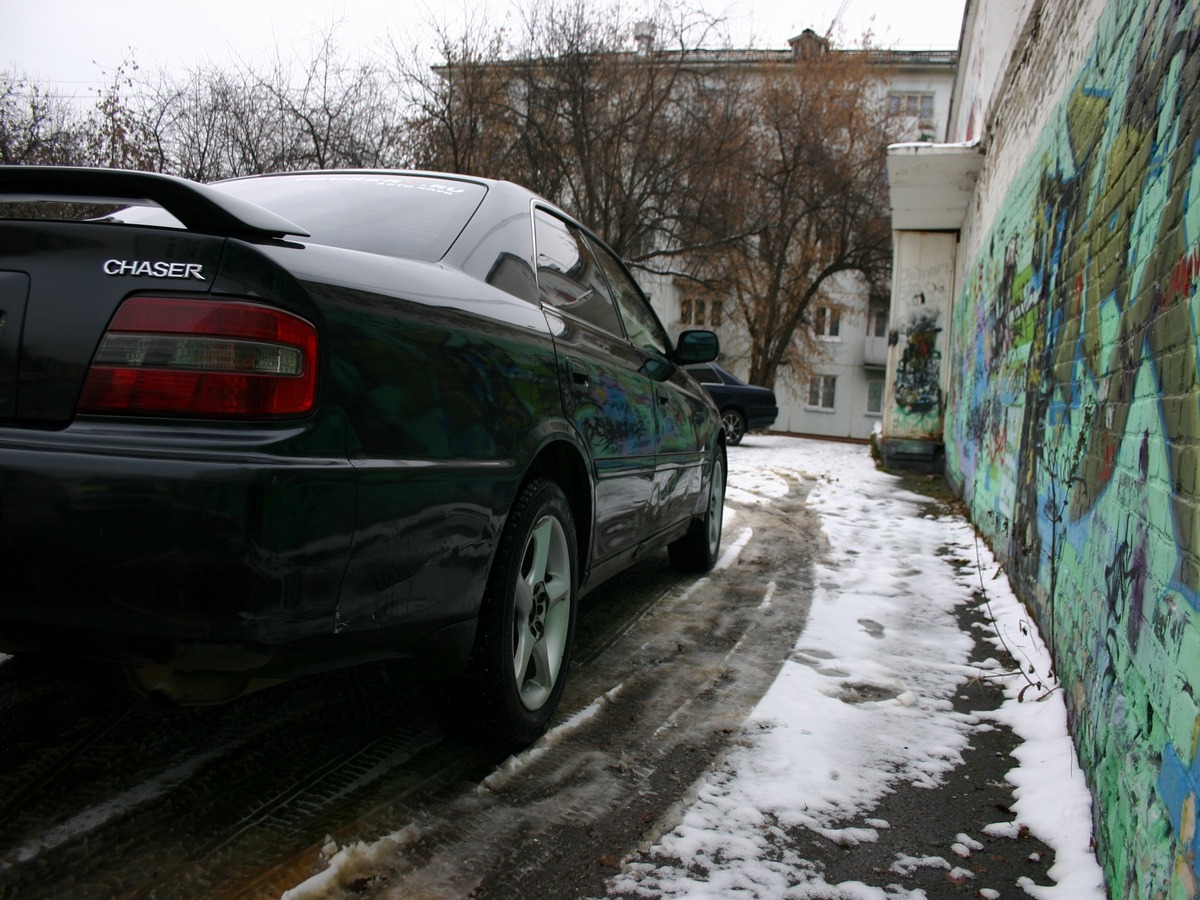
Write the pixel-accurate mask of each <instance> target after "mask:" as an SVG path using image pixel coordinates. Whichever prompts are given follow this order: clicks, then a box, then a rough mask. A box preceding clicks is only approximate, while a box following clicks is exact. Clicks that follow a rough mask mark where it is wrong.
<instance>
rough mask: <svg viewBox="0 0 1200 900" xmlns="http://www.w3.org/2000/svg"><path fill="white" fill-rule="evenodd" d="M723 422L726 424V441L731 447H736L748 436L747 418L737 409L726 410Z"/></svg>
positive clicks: (723, 414)
mask: <svg viewBox="0 0 1200 900" xmlns="http://www.w3.org/2000/svg"><path fill="white" fill-rule="evenodd" d="M721 424H722V425H724V426H725V443H726V444H727V445H728V446H730V447H736V446H737V445H738V444H740V443H741V442H742V438H744V437H745V436H746V418H745V416H743V415H742V414H741V413H740V412H738V411H737V410H736V409H727V410H724V411H723V412H722V413H721Z"/></svg>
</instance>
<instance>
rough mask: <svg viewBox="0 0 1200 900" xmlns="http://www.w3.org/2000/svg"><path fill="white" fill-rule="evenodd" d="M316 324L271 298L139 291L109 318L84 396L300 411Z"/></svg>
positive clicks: (86, 408)
mask: <svg viewBox="0 0 1200 900" xmlns="http://www.w3.org/2000/svg"><path fill="white" fill-rule="evenodd" d="M316 389H317V330H316V329H315V328H314V327H313V326H312V325H311V324H310V323H309V322H306V321H305V320H304V319H301V318H299V317H298V316H294V315H292V314H291V313H286V312H284V311H282V310H279V309H274V308H272V307H269V306H260V305H258V304H254V303H244V302H220V301H213V300H168V299H165V298H159V297H134V298H132V299H130V300H127V301H125V303H124V304H122V306H121V308H120V309H119V310H117V314H116V316H115V317H114V318H113V321H112V323H111V324H110V325H109V326H108V331H107V332H106V333H105V335H104V339H103V340H102V341H101V342H100V348H99V350H97V351H96V357H95V359H94V360H93V361H92V367H91V369H90V370H89V371H88V376H87V381H86V382H85V383H84V385H83V394H82V395H81V397H80V399H79V411H80V412H85V413H134V414H138V413H141V414H157V415H182V416H208V417H212V418H256V417H264V416H296V415H303V414H305V413H307V412H309V411H311V410H312V408H313V403H314V402H315V399H316Z"/></svg>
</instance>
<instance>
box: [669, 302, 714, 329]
mask: <svg viewBox="0 0 1200 900" xmlns="http://www.w3.org/2000/svg"><path fill="white" fill-rule="evenodd" d="M724 315H725V304H724V301H722V300H713V301H712V302H711V303H710V302H707V301H705V300H697V299H693V298H691V297H684V298H683V299H681V300H680V301H679V321H680V322H681V323H682V324H684V325H708V326H709V327H712V328H715V327H716V326H718V325H720V324H721V320H722V318H724Z"/></svg>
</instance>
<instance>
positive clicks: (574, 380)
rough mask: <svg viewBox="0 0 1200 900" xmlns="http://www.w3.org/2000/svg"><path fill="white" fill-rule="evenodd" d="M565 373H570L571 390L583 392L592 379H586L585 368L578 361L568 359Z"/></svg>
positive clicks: (586, 372) (586, 371)
mask: <svg viewBox="0 0 1200 900" xmlns="http://www.w3.org/2000/svg"><path fill="white" fill-rule="evenodd" d="M567 371H568V372H569V373H570V377H571V389H572V390H576V391H585V390H587V389H588V388H589V387H590V386H591V383H592V379H591V378H590V377H588V370H587V366H585V365H584V364H583V363H581V362H580V361H579V360H577V359H568V360H567Z"/></svg>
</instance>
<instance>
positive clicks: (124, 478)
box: [0, 429, 355, 671]
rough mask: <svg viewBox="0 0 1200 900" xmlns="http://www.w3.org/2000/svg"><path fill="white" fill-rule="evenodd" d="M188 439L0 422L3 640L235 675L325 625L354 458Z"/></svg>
mask: <svg viewBox="0 0 1200 900" xmlns="http://www.w3.org/2000/svg"><path fill="white" fill-rule="evenodd" d="M143 436H146V435H143ZM193 437H195V438H196V439H195V440H192V441H183V440H179V439H173V440H171V441H170V442H167V441H163V440H155V439H153V438H152V437H147V442H146V444H142V445H135V444H134V442H132V441H130V440H129V439H128V437H126V438H125V439H124V441H119V440H116V439H110V438H109V437H107V436H106V435H105V434H104V433H103V432H101V431H97V432H94V433H88V432H87V430H86V429H83V431H82V433H78V432H70V431H68V432H58V433H53V434H36V433H35V434H28V433H26V432H24V431H23V430H22V431H17V430H8V429H0V559H3V561H4V579H3V580H4V589H3V591H2V592H0V646H5V647H8V648H10V649H17V650H38V651H48V652H65V653H70V654H72V655H81V656H90V657H97V658H105V659H113V660H115V661H118V662H124V663H129V664H135V665H140V664H180V665H187V666H194V667H201V666H205V665H208V666H211V667H215V668H218V669H222V670H226V671H244V670H250V669H253V670H261V669H263V668H264V667H265V668H271V667H272V664H271V660H272V659H273V658H275V657H277V656H279V650H280V649H281V648H285V647H288V646H294V647H297V648H299V647H303V646H305V645H307V644H310V643H312V642H313V641H315V640H319V639H321V638H322V637H324V636H329V635H332V634H333V633H334V632H335V630H336V629H335V617H336V610H337V603H338V591H339V587H340V583H341V579H342V575H343V572H344V570H345V566H346V560H347V558H348V555H349V549H350V546H351V544H352V541H353V535H354V507H355V477H354V470H353V468H352V467H351V466H350V465H349V463H348V462H347V461H346V460H344V459H338V458H331V457H320V456H311V457H301V456H294V455H289V456H284V455H281V454H279V453H277V452H272V451H273V449H275V448H274V447H272V446H271V445H270V444H271V443H272V442H273V443H274V444H275V445H278V444H279V443H281V441H280V437H281V435H280V434H279V433H278V432H276V433H273V434H272V435H270V437H271V442H268V441H267V440H264V441H262V442H260V443H261V444H262V446H254V445H253V443H251V444H250V445H247V444H246V443H244V442H243V443H242V444H241V445H240V446H236V447H235V446H231V445H230V444H229V442H228V440H227V439H226V438H225V437H222V435H221V433H219V432H214V433H211V434H207V435H205V434H203V433H201V432H199V431H198V432H197V433H196V434H195V435H193ZM291 437H293V436H292V435H287V434H284V435H282V438H283V441H282V443H283V444H285V445H286V444H287V443H289V439H290V438H291Z"/></svg>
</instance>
